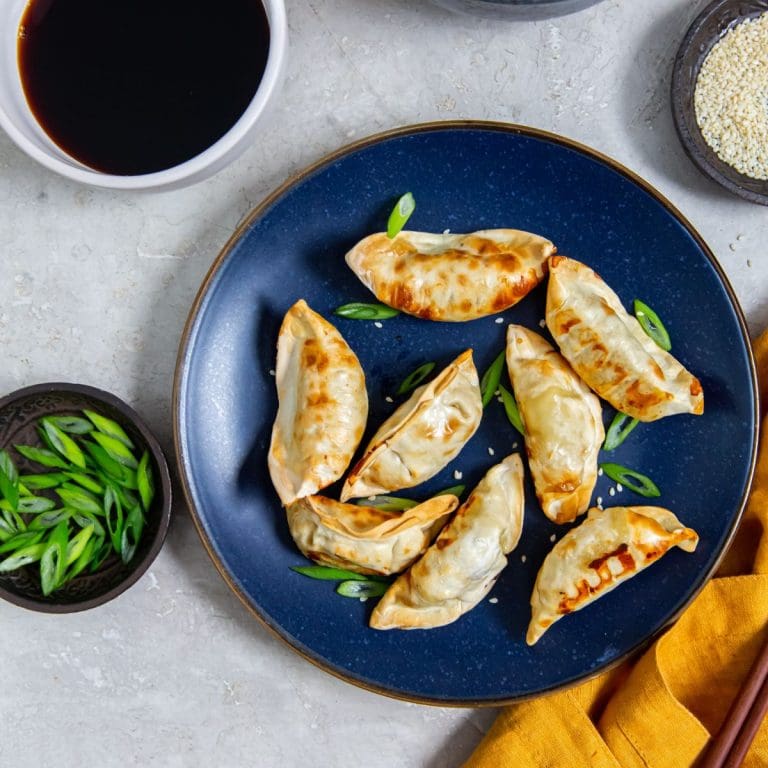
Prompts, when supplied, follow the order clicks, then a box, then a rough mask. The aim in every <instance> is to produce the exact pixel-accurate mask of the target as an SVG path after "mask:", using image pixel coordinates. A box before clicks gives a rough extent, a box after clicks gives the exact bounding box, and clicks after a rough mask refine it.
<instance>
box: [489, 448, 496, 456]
mask: <svg viewBox="0 0 768 768" xmlns="http://www.w3.org/2000/svg"><path fill="white" fill-rule="evenodd" d="M495 454H496V451H494V450H493V448H491V447H490V446H488V455H489V456H494V455H495Z"/></svg>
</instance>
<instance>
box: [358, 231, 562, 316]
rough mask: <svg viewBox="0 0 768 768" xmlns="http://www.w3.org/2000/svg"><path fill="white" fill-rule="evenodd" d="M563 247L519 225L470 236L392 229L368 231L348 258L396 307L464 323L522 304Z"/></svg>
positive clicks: (371, 286) (366, 282)
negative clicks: (393, 232)
mask: <svg viewBox="0 0 768 768" xmlns="http://www.w3.org/2000/svg"><path fill="white" fill-rule="evenodd" d="M556 250H557V249H556V248H555V246H554V245H553V244H552V243H551V242H550V241H549V240H547V239H545V238H543V237H540V236H539V235H534V234H531V233H530V232H521V231H520V230H517V229H484V230H480V231H479V232H472V233H471V234H468V235H437V234H431V233H429V232H407V231H405V232H400V233H399V234H398V235H396V236H395V237H394V238H392V239H390V238H389V237H387V235H386V233H385V232H379V233H377V234H374V235H369V236H368V237H366V238H365V239H363V240H361V241H360V242H359V243H358V244H357V245H355V247H354V248H352V250H351V251H349V253H347V256H346V260H347V264H348V265H349V267H350V268H351V269H352V271H353V272H354V273H355V274H356V275H357V276H358V277H359V278H360V280H361V281H362V282H363V284H364V285H365V286H366V287H367V288H368V289H369V290H371V291H373V293H374V294H375V295H376V298H377V299H378V300H379V301H383V302H384V303H385V304H388V305H389V306H390V307H394V308H395V309H399V310H401V311H402V312H407V313H408V314H409V315H415V316H416V317H421V318H424V319H425V320H447V321H451V322H461V321H463V320H474V319H476V318H478V317H485V316H486V315H492V314H494V313H496V312H503V311H504V310H505V309H508V308H509V307H511V306H513V305H514V304H516V303H517V302H518V301H520V299H522V298H523V297H524V296H526V295H527V294H528V293H530V292H531V291H532V290H533V289H534V288H535V287H536V286H537V285H538V284H539V283H540V282H541V281H542V280H543V279H544V276H545V275H546V270H547V258H548V257H549V256H551V255H552V254H553V253H555V251H556Z"/></svg>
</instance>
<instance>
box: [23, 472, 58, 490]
mask: <svg viewBox="0 0 768 768" xmlns="http://www.w3.org/2000/svg"><path fill="white" fill-rule="evenodd" d="M67 479H68V476H67V475H66V474H65V473H64V472H47V473H46V474H44V475H21V476H20V477H19V482H20V483H21V484H22V485H24V487H25V488H27V489H28V490H30V491H44V490H45V489H46V488H55V487H56V486H57V485H61V484H62V483H66V482H67Z"/></svg>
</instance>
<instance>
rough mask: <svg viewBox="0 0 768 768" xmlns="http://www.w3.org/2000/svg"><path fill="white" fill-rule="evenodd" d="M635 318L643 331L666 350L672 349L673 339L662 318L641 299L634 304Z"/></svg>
mask: <svg viewBox="0 0 768 768" xmlns="http://www.w3.org/2000/svg"><path fill="white" fill-rule="evenodd" d="M634 310H635V317H636V318H637V321H638V322H639V323H640V326H641V327H642V329H643V330H644V331H645V332H646V333H647V334H648V335H649V336H650V337H651V338H652V339H653V340H654V341H655V342H656V343H657V344H658V345H659V346H660V347H661V348H662V349H664V350H666V351H667V352H669V350H670V349H672V339H670V338H669V333H667V329H666V328H665V327H664V323H662V322H661V318H660V317H659V316H658V315H657V314H656V313H655V312H654V311H653V310H652V309H651V308H650V307H649V306H648V305H647V304H646V303H644V302H642V301H640V299H635V302H634Z"/></svg>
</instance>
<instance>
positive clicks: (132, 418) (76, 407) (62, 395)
mask: <svg viewBox="0 0 768 768" xmlns="http://www.w3.org/2000/svg"><path fill="white" fill-rule="evenodd" d="M83 408H88V409H91V410H94V411H97V412H98V413H101V414H103V415H104V416H107V417H108V418H110V419H113V420H114V421H116V422H117V423H118V424H120V426H122V427H123V429H125V431H126V432H127V433H128V435H129V437H130V438H131V440H133V441H134V443H135V444H136V445H137V446H146V448H147V449H148V450H149V453H150V456H151V459H152V468H153V470H154V476H155V486H156V489H155V500H154V502H153V504H152V509H151V510H150V512H149V514H148V515H147V524H146V526H145V528H144V533H143V534H142V537H141V541H140V544H139V548H138V550H137V552H136V554H135V556H134V558H133V560H132V561H131V562H130V563H128V564H127V565H124V564H123V563H122V561H120V560H119V559H117V558H110V559H108V560H107V562H106V563H105V564H104V566H102V567H101V568H100V569H99V570H97V571H96V573H93V574H88V575H80V576H78V577H76V578H75V579H73V580H72V581H71V582H69V583H68V584H66V585H65V586H64V587H62V588H61V589H59V590H56V591H55V592H54V593H53V594H52V595H50V596H49V597H45V596H44V595H43V594H42V592H41V590H40V581H39V576H38V570H37V568H36V567H34V566H30V567H28V568H22V569H20V570H18V571H14V572H12V573H7V574H0V597H2V598H4V599H5V600H9V601H10V602H12V603H15V604H16V605H20V606H22V607H23V608H29V609H30V610H33V611H42V612H43V613H73V612H75V611H84V610H86V609H88V608H95V607H96V606H98V605H103V604H104V603H106V602H108V601H109V600H111V599H112V598H114V597H117V595H119V594H121V593H122V592H124V591H125V590H126V589H128V587H130V586H131V585H132V584H134V583H135V582H136V581H138V580H139V578H141V576H142V574H143V573H144V572H145V571H146V570H147V568H149V566H150V564H151V563H152V561H153V560H154V559H155V557H157V554H158V552H159V551H160V548H161V547H162V545H163V542H164V541H165V536H166V533H167V532H168V524H169V522H170V518H171V481H170V476H169V473H168V464H167V462H166V460H165V456H164V455H163V451H162V449H161V448H160V444H159V443H158V442H157V440H156V439H155V438H154V436H153V435H152V433H151V432H150V431H149V429H148V428H147V426H146V425H145V424H144V422H143V421H142V420H141V418H140V417H139V415H138V414H137V413H136V412H135V411H134V410H133V409H132V408H130V407H129V406H128V405H126V404H125V403H124V402H123V401H122V400H120V399H119V398H117V397H115V396H114V395H111V394H109V393H108V392H104V391H102V390H100V389H96V388H94V387H88V386H85V385H82V384H66V383H51V384H38V385H35V386H32V387H26V388H24V389H19V390H17V391H16V392H12V393H11V394H10V395H7V396H6V397H4V398H2V399H0V448H11V447H12V446H13V445H14V444H29V445H38V444H39V438H38V437H37V434H36V432H35V423H36V421H37V419H39V418H40V417H41V416H46V415H50V414H77V412H78V411H80V410H82V409H83ZM12 453H13V457H14V460H15V461H17V464H18V467H19V470H20V471H22V472H39V471H40V468H39V467H38V466H37V465H33V464H31V463H29V462H27V460H26V459H24V458H22V457H20V456H18V455H16V453H15V452H12ZM110 563H111V565H110Z"/></svg>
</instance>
